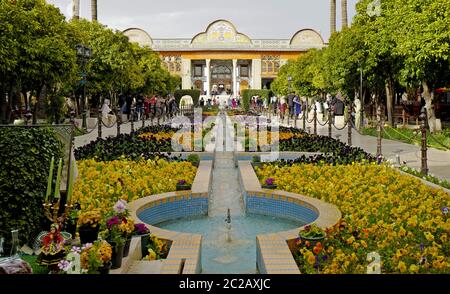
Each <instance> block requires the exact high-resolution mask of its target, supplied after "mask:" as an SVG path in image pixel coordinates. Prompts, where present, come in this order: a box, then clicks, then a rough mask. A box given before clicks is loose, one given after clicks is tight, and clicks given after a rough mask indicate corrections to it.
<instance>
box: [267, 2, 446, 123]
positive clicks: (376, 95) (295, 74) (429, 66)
mask: <svg viewBox="0 0 450 294" xmlns="http://www.w3.org/2000/svg"><path fill="white" fill-rule="evenodd" d="M372 2H373V1H372V0H361V1H359V2H358V3H357V14H356V16H355V18H354V19H353V23H352V26H351V27H350V28H346V29H343V30H342V31H340V32H337V33H334V34H333V35H332V36H331V37H330V40H329V44H328V46H326V47H325V48H324V49H322V50H320V51H317V50H313V51H309V52H307V53H305V54H303V55H301V56H300V57H299V58H298V59H297V60H293V61H290V62H288V63H287V64H286V65H284V66H283V67H281V69H280V74H279V76H278V78H277V79H276V80H275V81H274V82H273V84H272V85H273V87H272V90H274V91H275V92H277V93H278V94H280V95H284V94H286V91H287V90H286V89H287V77H288V76H291V77H292V80H293V82H292V84H293V87H294V89H295V90H297V91H298V92H299V93H301V94H302V95H305V96H309V97H312V96H315V95H317V94H319V93H321V92H322V93H324V92H328V93H331V94H335V93H337V92H340V93H342V94H343V95H344V96H347V97H348V98H350V99H354V97H356V96H357V95H358V94H357V93H359V88H360V75H361V71H362V75H363V77H364V78H363V79H364V80H363V87H364V93H365V96H369V99H366V100H365V101H366V102H367V101H369V100H371V99H374V101H373V102H375V103H381V102H385V103H386V105H387V108H386V109H387V115H388V120H389V121H390V122H391V123H392V111H393V100H394V93H395V92H396V91H406V90H405V89H410V88H414V89H416V90H419V91H421V92H422V93H423V98H424V100H425V102H426V109H427V112H428V119H429V121H430V122H431V124H430V128H433V120H434V119H435V117H434V112H433V107H432V103H433V93H434V90H435V89H436V88H438V87H444V86H448V85H449V83H450V79H449V77H450V61H449V56H450V1H448V0H385V1H381V2H380V3H381V10H380V12H381V13H380V14H374V13H369V12H368V7H369V5H370V4H371V3H372ZM411 98H412V99H414V98H415V97H411Z"/></svg>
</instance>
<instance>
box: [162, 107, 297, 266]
mask: <svg viewBox="0 0 450 294" xmlns="http://www.w3.org/2000/svg"><path fill="white" fill-rule="evenodd" d="M216 126H217V129H216V130H217V134H216V158H215V160H216V161H215V167H214V170H213V183H212V193H211V195H210V199H209V210H208V217H196V218H189V219H181V220H173V221H168V222H164V223H161V224H158V225H157V226H158V227H161V228H164V229H167V230H173V231H178V232H189V233H196V234H201V235H202V237H203V239H202V268H203V273H208V274H251V273H257V270H256V236H257V235H260V234H268V233H274V232H280V231H286V230H290V229H294V228H297V227H300V226H302V225H304V224H302V223H299V222H296V221H290V220H284V219H280V218H275V217H270V216H261V215H245V210H244V201H243V197H242V191H241V188H240V184H239V178H238V169H237V168H236V167H235V164H234V160H233V152H232V151H233V150H234V148H235V145H234V143H235V142H234V140H233V139H234V138H233V136H232V134H234V128H233V125H232V124H231V120H230V118H229V117H227V116H226V115H223V116H219V117H218V119H217V121H216ZM225 215H227V219H226V220H225V221H226V225H225V226H224V224H223V223H224V218H223V217H224V216H225ZM231 218H233V226H232V227H231Z"/></svg>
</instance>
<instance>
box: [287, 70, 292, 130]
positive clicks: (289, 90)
mask: <svg viewBox="0 0 450 294" xmlns="http://www.w3.org/2000/svg"><path fill="white" fill-rule="evenodd" d="M291 83H292V77H291V76H288V96H289V95H291ZM288 106H289V97H288ZM291 111H292V110H291V109H289V112H288V115H287V118H288V126H289V116H290V114H291Z"/></svg>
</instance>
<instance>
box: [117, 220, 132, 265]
mask: <svg viewBox="0 0 450 294" xmlns="http://www.w3.org/2000/svg"><path fill="white" fill-rule="evenodd" d="M119 228H120V231H121V232H122V234H123V236H124V237H125V240H126V241H125V246H124V248H123V257H127V256H128V253H129V252H130V245H131V238H132V237H133V232H134V220H133V219H132V218H129V217H125V218H122V223H121V224H120V226H119Z"/></svg>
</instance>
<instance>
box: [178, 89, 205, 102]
mask: <svg viewBox="0 0 450 294" xmlns="http://www.w3.org/2000/svg"><path fill="white" fill-rule="evenodd" d="M174 95H175V99H176V100H177V103H178V104H179V103H180V100H181V97H183V96H185V95H189V96H191V97H192V100H193V101H194V105H198V101H199V99H200V90H176V91H175V94H174Z"/></svg>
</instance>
